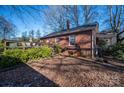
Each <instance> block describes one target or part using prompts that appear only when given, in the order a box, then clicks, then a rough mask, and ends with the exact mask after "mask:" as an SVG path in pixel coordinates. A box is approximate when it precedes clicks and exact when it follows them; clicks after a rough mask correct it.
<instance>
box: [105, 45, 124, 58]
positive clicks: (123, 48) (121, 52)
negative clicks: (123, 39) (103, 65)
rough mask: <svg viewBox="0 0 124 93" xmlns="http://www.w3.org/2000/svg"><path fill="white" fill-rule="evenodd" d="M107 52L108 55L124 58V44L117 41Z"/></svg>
mask: <svg viewBox="0 0 124 93" xmlns="http://www.w3.org/2000/svg"><path fill="white" fill-rule="evenodd" d="M105 52H106V54H107V55H112V56H114V57H116V58H120V59H124V44H122V43H117V44H115V45H113V46H112V47H111V48H109V49H107V50H106V51H105Z"/></svg>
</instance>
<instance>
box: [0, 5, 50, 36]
mask: <svg viewBox="0 0 124 93" xmlns="http://www.w3.org/2000/svg"><path fill="white" fill-rule="evenodd" d="M15 7H18V6H15ZM19 7H22V6H19ZM19 7H18V8H19ZM23 7H24V9H27V10H28V11H30V13H31V15H32V16H30V15H29V14H28V13H27V12H24V13H23V12H22V13H18V12H15V11H14V10H13V9H11V6H0V16H3V17H5V19H6V20H8V21H11V22H12V23H13V24H14V25H16V27H17V29H18V30H17V37H20V36H21V34H22V32H24V31H27V32H29V31H31V30H34V31H37V30H40V32H41V36H43V35H44V34H45V33H44V30H45V29H44V24H43V20H42V15H41V13H40V12H42V11H40V12H38V11H35V10H33V9H30V8H26V7H25V6H23ZM33 7H34V6H33ZM35 7H36V8H38V9H40V8H42V9H44V7H46V6H35ZM42 9H41V10H42ZM27 10H26V11H27ZM19 15H21V17H19ZM45 28H47V27H45ZM48 30H50V29H48Z"/></svg>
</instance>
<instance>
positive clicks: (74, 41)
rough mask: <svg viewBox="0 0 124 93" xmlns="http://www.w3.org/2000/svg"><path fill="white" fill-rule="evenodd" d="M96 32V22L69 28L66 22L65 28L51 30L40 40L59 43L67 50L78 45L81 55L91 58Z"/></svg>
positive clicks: (47, 42)
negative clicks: (51, 31)
mask: <svg viewBox="0 0 124 93" xmlns="http://www.w3.org/2000/svg"><path fill="white" fill-rule="evenodd" d="M97 32H98V23H92V24H86V25H82V26H78V27H75V28H71V29H70V28H69V24H68V22H67V29H66V30H63V31H59V32H53V33H51V34H48V35H47V36H44V37H42V38H40V40H41V42H43V43H45V44H48V45H54V44H59V45H60V46H61V47H62V48H66V49H68V50H75V49H76V46H75V45H78V46H79V47H80V52H81V56H86V57H90V58H93V57H94V54H95V51H94V49H95V47H96V33H97ZM68 50H67V51H68Z"/></svg>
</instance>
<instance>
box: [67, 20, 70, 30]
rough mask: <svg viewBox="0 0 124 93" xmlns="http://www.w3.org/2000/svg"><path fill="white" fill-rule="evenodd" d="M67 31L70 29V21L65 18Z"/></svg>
mask: <svg viewBox="0 0 124 93" xmlns="http://www.w3.org/2000/svg"><path fill="white" fill-rule="evenodd" d="M67 31H70V21H69V20H67Z"/></svg>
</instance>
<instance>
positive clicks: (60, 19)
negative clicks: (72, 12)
mask: <svg viewBox="0 0 124 93" xmlns="http://www.w3.org/2000/svg"><path fill="white" fill-rule="evenodd" d="M43 15H44V22H45V23H46V24H48V25H49V26H50V27H51V29H52V30H54V31H60V30H63V29H65V27H66V13H65V9H64V8H63V6H48V8H47V9H45V10H44V12H43Z"/></svg>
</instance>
